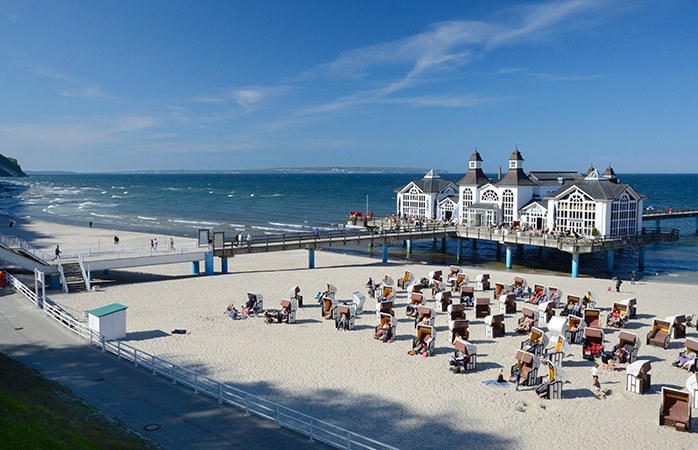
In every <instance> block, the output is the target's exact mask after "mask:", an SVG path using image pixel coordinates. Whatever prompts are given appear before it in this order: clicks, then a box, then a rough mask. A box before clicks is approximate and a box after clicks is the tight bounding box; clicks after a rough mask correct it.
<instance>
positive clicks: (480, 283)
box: [475, 273, 490, 291]
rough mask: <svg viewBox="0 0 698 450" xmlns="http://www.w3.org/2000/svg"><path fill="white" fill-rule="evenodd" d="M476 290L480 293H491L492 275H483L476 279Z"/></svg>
mask: <svg viewBox="0 0 698 450" xmlns="http://www.w3.org/2000/svg"><path fill="white" fill-rule="evenodd" d="M475 288H476V289H477V290H478V291H489V290H490V274H488V273H482V274H480V275H478V276H477V278H476V279H475Z"/></svg>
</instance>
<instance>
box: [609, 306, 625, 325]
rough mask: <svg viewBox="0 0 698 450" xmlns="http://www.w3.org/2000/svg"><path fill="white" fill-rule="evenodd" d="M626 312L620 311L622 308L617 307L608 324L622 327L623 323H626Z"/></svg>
mask: <svg viewBox="0 0 698 450" xmlns="http://www.w3.org/2000/svg"><path fill="white" fill-rule="evenodd" d="M625 318H626V316H625V313H622V312H620V310H618V309H616V310H615V311H613V312H612V313H611V317H609V319H608V326H609V327H622V326H623V324H624V323H625Z"/></svg>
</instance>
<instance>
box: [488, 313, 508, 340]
mask: <svg viewBox="0 0 698 450" xmlns="http://www.w3.org/2000/svg"><path fill="white" fill-rule="evenodd" d="M484 320H485V336H487V337H490V338H497V337H502V336H504V335H505V334H506V328H505V327H504V314H501V313H500V314H490V315H489V316H487V317H485V319H484Z"/></svg>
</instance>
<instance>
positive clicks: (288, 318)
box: [281, 298, 298, 324]
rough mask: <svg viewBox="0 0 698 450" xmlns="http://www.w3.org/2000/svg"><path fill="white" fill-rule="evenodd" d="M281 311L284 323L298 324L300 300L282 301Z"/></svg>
mask: <svg viewBox="0 0 698 450" xmlns="http://www.w3.org/2000/svg"><path fill="white" fill-rule="evenodd" d="M281 310H282V315H281V317H283V322H286V323H289V324H290V323H296V311H297V310H298V300H296V299H295V298H292V299H285V298H284V299H281Z"/></svg>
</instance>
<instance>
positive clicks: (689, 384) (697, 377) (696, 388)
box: [686, 374, 698, 409]
mask: <svg viewBox="0 0 698 450" xmlns="http://www.w3.org/2000/svg"><path fill="white" fill-rule="evenodd" d="M686 389H688V392H689V393H690V394H691V396H692V397H693V407H694V408H696V409H698V374H693V375H691V376H690V377H688V378H686Z"/></svg>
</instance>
